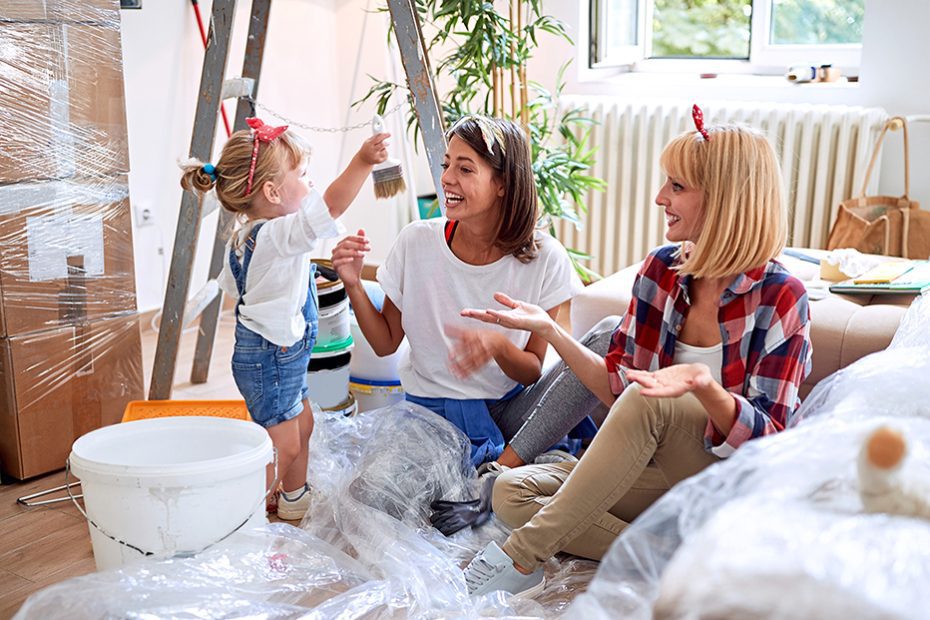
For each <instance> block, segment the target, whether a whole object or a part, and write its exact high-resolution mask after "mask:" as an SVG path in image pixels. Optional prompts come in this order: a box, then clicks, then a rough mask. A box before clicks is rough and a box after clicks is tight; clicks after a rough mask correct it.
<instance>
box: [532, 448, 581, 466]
mask: <svg viewBox="0 0 930 620" xmlns="http://www.w3.org/2000/svg"><path fill="white" fill-rule="evenodd" d="M577 462H578V457H576V456H575V455H574V454H571V453H569V452H566V451H565V450H549V451H548V452H543V453H542V454H540V455H539V456H537V457H536V458H535V459H533V464H534V465H545V464H548V463H577Z"/></svg>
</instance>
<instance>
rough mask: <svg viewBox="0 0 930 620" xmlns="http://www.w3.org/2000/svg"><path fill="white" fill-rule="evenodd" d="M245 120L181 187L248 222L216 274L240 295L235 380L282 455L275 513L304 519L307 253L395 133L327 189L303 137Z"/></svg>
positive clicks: (310, 331)
mask: <svg viewBox="0 0 930 620" xmlns="http://www.w3.org/2000/svg"><path fill="white" fill-rule="evenodd" d="M247 122H248V124H249V126H250V127H251V128H252V130H251V131H249V130H243V131H237V132H235V133H234V134H233V135H232V136H230V138H229V141H228V142H226V145H225V146H224V147H223V152H222V154H221V155H220V160H219V162H218V163H217V164H216V165H215V166H214V165H212V164H204V163H201V162H189V163H187V164H185V165H184V166H183V169H184V176H183V177H182V179H181V185H182V186H183V187H184V188H185V189H188V190H194V191H197V192H199V193H201V194H203V193H205V192H207V191H209V190H210V189H213V188H215V189H216V195H217V198H219V201H220V204H222V205H223V207H224V208H226V209H228V210H230V211H232V212H233V213H235V214H237V215H239V216H240V218H241V220H242V224H243V225H242V227H241V228H240V229H239V230H238V231H236V232H235V233H234V234H233V237H232V239H230V241H229V243H228V244H227V260H226V263H225V264H224V266H223V271H222V273H221V274H220V277H219V284H220V286H221V287H222V289H223V291H224V292H225V293H226V294H228V295H231V296H232V297H234V298H236V299H238V303H237V305H236V344H235V350H234V353H233V359H232V372H233V378H234V379H235V381H236V385H237V386H238V388H239V391H240V392H241V393H242V396H243V398H245V402H246V406H247V407H248V409H249V413H250V414H251V416H252V419H253V420H255V421H256V422H258V423H259V424H261V425H262V426H264V427H265V428H266V429H267V430H268V434H269V435H271V439H272V442H273V443H274V446H275V448H276V450H277V453H278V476H279V478H278V480H273V477H274V474H273V473H272V471H273V469H272V468H271V467H269V484H271V485H274V487H275V488H277V484H278V482H280V483H281V486H282V492H281V494H280V497H279V498H278V517H279V518H281V519H286V520H300V519H301V518H303V516H304V513H305V512H306V511H307V508H308V507H309V503H310V494H309V490H310V489H309V486H308V485H307V459H308V454H307V453H308V447H309V445H308V444H309V440H310V434H311V433H312V432H313V414H312V412H311V409H310V403H309V401H308V399H307V365H308V363H309V361H310V351H311V349H312V348H313V344H314V341H315V340H316V332H317V307H316V285H315V270H314V269H312V268H311V263H310V252H311V251H312V250H313V249H314V246H315V244H316V243H315V242H316V240H317V239H321V238H326V237H335V236H337V235H338V234H339V233H340V230H339V227H338V225H337V224H336V222H335V218H337V217H339V216H340V215H341V214H342V213H343V212H344V211H345V210H346V209H347V208H348V206H349V204H350V203H351V202H352V200H353V199H354V198H355V196H356V195H357V194H358V191H359V189H360V188H361V186H362V183H363V182H364V181H365V179H366V178H367V176H368V175H369V174H370V173H371V170H372V167H373V166H374V165H375V164H377V163H380V162H382V161H384V160H385V159H386V158H387V150H386V147H385V144H384V140H385V139H386V138H387V137H388V134H378V135H376V136H372V137H371V138H369V139H368V140H366V141H365V143H364V144H362V147H361V148H360V149H359V151H358V153H356V154H355V156H354V157H353V158H352V161H350V162H349V165H348V166H347V167H346V169H345V171H343V173H342V174H341V175H340V176H339V177H338V178H337V179H336V180H335V181H333V182H332V184H331V185H330V186H329V187H328V188H327V189H326V192H325V194H324V195H323V196H320V194H319V193H318V192H317V191H316V190H314V189H312V188H311V183H310V182H309V180H308V179H307V175H306V159H307V155H308V150H307V149H306V148H305V147H304V146H303V145H302V143H301V142H300V141H299V140H298V138H297V136H295V135H293V134H291V133H290V132H288V131H287V127H286V126H285V127H271V126H269V125H265V124H264V123H262V121H260V120H258V119H255V118H250V119H248V121H247Z"/></svg>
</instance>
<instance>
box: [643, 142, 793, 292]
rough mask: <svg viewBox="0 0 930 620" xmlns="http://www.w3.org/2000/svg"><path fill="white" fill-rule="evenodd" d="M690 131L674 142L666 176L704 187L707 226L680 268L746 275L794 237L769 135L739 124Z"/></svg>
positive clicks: (667, 153)
mask: <svg viewBox="0 0 930 620" xmlns="http://www.w3.org/2000/svg"><path fill="white" fill-rule="evenodd" d="M707 132H708V136H709V139H708V140H705V139H704V137H703V136H701V134H700V133H699V132H697V131H689V132H686V133H684V134H682V135H680V136H678V137H677V138H675V139H674V140H672V142H671V143H669V145H668V146H666V147H665V150H664V151H663V152H662V156H661V158H660V164H661V166H662V168H663V169H664V170H665V172H666V174H667V175H668V176H670V177H672V178H674V179H676V180H678V181H680V182H681V183H683V184H684V185H685V186H688V187H694V188H698V189H702V190H703V194H704V224H703V226H702V228H701V232H700V233H699V236H698V239H697V241H696V242H695V244H694V247H693V248H692V249H691V251H690V252H688V253H687V255H685V253H684V252H682V262H681V264H680V266H679V272H680V273H682V274H690V275H692V276H694V277H696V278H720V277H726V276H733V275H737V274H740V273H744V272H746V271H749V270H750V269H753V268H755V267H760V266H762V265H765V264H766V263H767V262H768V261H769V260H771V259H773V258H775V257H776V256H778V254H779V253H780V252H781V251H782V249H783V248H784V247H785V242H786V240H787V236H788V214H787V210H786V208H785V203H784V199H783V196H782V177H781V169H780V167H779V165H778V158H777V157H776V155H775V149H773V148H772V145H771V144H770V143H769V141H768V140H767V139H766V137H765V136H764V135H762V134H761V133H759V132H758V131H755V130H754V129H750V128H748V127H741V126H737V125H717V126H710V127H707Z"/></svg>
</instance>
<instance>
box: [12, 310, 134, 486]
mask: <svg viewBox="0 0 930 620" xmlns="http://www.w3.org/2000/svg"><path fill="white" fill-rule="evenodd" d="M141 398H143V377H142V341H141V338H140V334H139V324H138V315H137V314H135V313H132V314H129V315H123V316H119V317H115V318H110V319H105V320H102V321H92V322H88V323H84V324H82V325H77V326H74V327H67V328H61V329H53V330H47V331H43V332H37V333H33V334H27V335H25V336H15V337H13V338H4V339H0V465H2V468H3V471H4V472H5V473H7V474H9V475H11V476H12V477H14V478H18V479H25V478H30V477H32V476H38V475H41V474H45V473H48V472H51V471H56V470H59V469H61V468H63V467H64V465H65V459H67V457H68V454H69V453H70V451H71V444H72V443H73V442H74V440H75V439H77V438H78V437H80V436H81V435H84V434H86V433H89V432H90V431H92V430H94V429H96V428H99V427H101V426H105V425H108V424H115V423H117V422H119V421H120V419H121V418H122V414H123V410H124V408H125V406H126V403H128V402H129V401H130V400H139V399H141Z"/></svg>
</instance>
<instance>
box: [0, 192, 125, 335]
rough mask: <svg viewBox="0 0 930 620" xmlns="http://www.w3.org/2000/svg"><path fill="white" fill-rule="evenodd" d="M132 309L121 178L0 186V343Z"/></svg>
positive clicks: (123, 194) (123, 193)
mask: <svg viewBox="0 0 930 620" xmlns="http://www.w3.org/2000/svg"><path fill="white" fill-rule="evenodd" d="M135 310H136V295H135V270H134V264H133V247H132V223H131V215H130V206H129V188H128V185H127V178H126V176H125V175H120V176H118V177H110V178H106V179H97V180H77V179H71V180H67V181H46V182H39V183H17V184H14V185H5V186H0V337H3V336H14V335H19V334H26V333H29V332H34V331H39V330H47V329H52V328H56V327H62V326H67V325H75V324H78V323H81V322H84V321H87V320H95V319H100V318H104V317H106V316H110V315H113V314H121V313H126V312H130V311H135Z"/></svg>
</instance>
